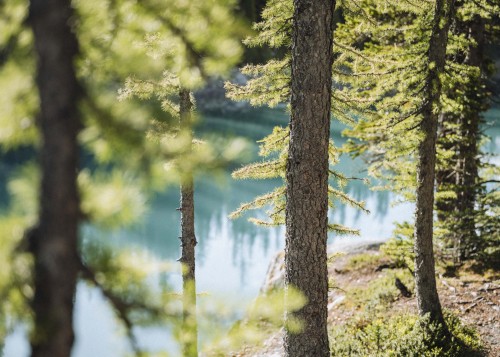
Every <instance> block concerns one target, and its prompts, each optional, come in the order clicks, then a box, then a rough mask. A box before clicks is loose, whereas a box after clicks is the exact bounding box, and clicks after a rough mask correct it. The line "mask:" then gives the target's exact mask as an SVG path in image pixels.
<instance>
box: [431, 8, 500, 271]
mask: <svg viewBox="0 0 500 357" xmlns="http://www.w3.org/2000/svg"><path fill="white" fill-rule="evenodd" d="M456 7H457V16H456V17H455V19H454V22H453V23H452V30H451V33H450V36H451V37H452V38H451V40H452V41H453V42H454V43H456V44H457V45H456V46H455V47H456V50H455V53H453V54H451V56H450V58H449V61H450V62H451V65H452V66H454V67H456V69H458V70H460V71H461V73H460V75H456V76H453V77H451V78H449V79H448V81H447V82H445V88H444V91H443V92H444V93H443V94H444V100H443V104H444V105H443V108H442V112H441V115H440V125H439V133H438V159H439V160H438V163H437V167H436V170H437V171H436V185H437V187H436V191H437V196H436V209H437V217H438V221H439V222H438V223H439V227H440V228H441V229H442V231H443V232H442V233H441V237H442V239H443V240H444V244H445V249H451V251H452V254H451V255H452V257H453V260H454V262H455V263H460V262H461V261H463V260H464V259H468V258H471V257H472V256H474V255H477V254H478V253H480V252H481V251H485V250H486V248H487V247H488V246H489V244H490V243H489V241H490V239H489V238H488V237H487V236H488V235H489V234H488V233H487V232H484V234H482V235H481V236H480V235H478V230H477V227H478V223H479V222H478V221H479V220H480V217H479V216H480V215H481V213H480V210H479V206H480V205H479V202H480V200H481V198H482V197H484V196H485V193H486V191H485V190H484V189H483V188H482V187H481V186H482V184H481V179H480V172H479V170H480V168H481V166H482V165H484V163H481V152H480V150H479V145H480V144H479V143H480V141H481V136H482V134H481V132H480V122H481V115H482V113H483V112H485V111H486V110H487V109H488V108H489V105H490V101H491V99H490V98H491V89H490V85H489V83H488V81H489V78H490V77H491V75H492V74H493V71H492V66H491V60H490V59H489V58H488V56H487V55H486V51H485V49H486V46H487V45H488V43H491V41H493V40H494V39H495V38H498V35H496V34H495V31H494V29H493V26H492V24H493V18H494V17H495V14H498V13H499V12H500V5H499V4H497V5H496V6H495V5H494V4H493V3H491V4H489V3H488V2H484V3H473V4H470V3H467V2H463V1H457V4H456ZM457 74H458V73H457Z"/></svg>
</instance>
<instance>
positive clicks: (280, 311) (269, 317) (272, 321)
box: [206, 287, 305, 356]
mask: <svg viewBox="0 0 500 357" xmlns="http://www.w3.org/2000/svg"><path fill="white" fill-rule="evenodd" d="M285 300H286V309H285ZM304 304H305V298H304V295H303V294H302V293H300V292H299V291H298V290H296V289H294V288H292V287H288V288H287V289H286V291H285V290H283V289H275V290H273V291H270V292H268V293H266V294H264V295H260V296H259V297H258V298H257V299H256V300H255V301H254V302H253V303H252V304H251V305H250V307H249V308H248V310H247V312H246V313H245V315H244V318H243V319H242V320H241V321H239V322H237V323H236V324H235V325H233V327H232V328H231V329H230V330H229V332H225V331H218V332H217V335H218V336H217V335H216V336H214V337H215V338H214V342H213V343H212V344H211V345H210V346H208V347H207V349H206V354H207V355H208V356H227V355H228V353H230V351H234V352H236V351H241V350H242V349H243V348H245V349H248V348H251V347H259V346H261V345H262V341H264V340H266V338H268V337H269V336H270V334H272V333H276V332H277V331H279V330H280V329H281V328H283V327H284V328H286V329H288V330H289V331H291V332H292V333H298V332H300V331H301V329H302V326H301V322H300V321H299V320H296V319H293V318H289V319H288V321H287V326H283V324H284V321H283V316H284V314H285V311H286V312H288V313H289V312H293V311H296V310H298V309H300V308H301V307H302V306H304ZM212 324H213V322H212ZM212 326H213V325H212ZM221 332H222V334H221Z"/></svg>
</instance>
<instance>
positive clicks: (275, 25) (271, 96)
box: [225, 0, 368, 234]
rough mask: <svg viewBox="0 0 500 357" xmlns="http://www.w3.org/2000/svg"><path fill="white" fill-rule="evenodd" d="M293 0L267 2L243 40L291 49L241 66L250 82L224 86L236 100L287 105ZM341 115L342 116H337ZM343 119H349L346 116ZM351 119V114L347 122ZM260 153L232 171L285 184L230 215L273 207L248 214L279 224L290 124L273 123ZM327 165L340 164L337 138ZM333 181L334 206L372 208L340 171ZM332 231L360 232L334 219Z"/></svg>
mask: <svg viewBox="0 0 500 357" xmlns="http://www.w3.org/2000/svg"><path fill="white" fill-rule="evenodd" d="M292 15H293V3H292V1H289V0H272V1H269V2H268V3H267V5H266V8H265V9H264V11H263V13H262V21H261V22H259V23H257V24H255V25H254V29H255V30H256V31H257V34H256V35H255V36H253V37H250V38H247V39H246V40H245V44H247V45H248V46H252V47H254V46H269V47H271V48H282V47H283V48H286V49H287V50H288V51H287V53H286V54H285V55H284V57H283V58H282V59H276V60H270V61H268V62H267V63H265V64H262V65H247V66H245V67H243V68H242V69H241V71H242V73H243V74H245V75H247V76H249V77H250V79H249V80H248V81H247V83H246V84H243V85H239V84H233V83H229V82H227V83H226V84H225V88H226V90H227V96H228V98H230V99H232V100H247V101H249V102H250V104H252V105H268V106H270V107H274V106H276V105H278V104H279V103H286V102H288V101H289V98H290V75H291V69H290V66H291V57H290V53H289V49H290V46H291V29H292ZM338 107H339V106H338V105H337V103H334V104H333V105H332V113H333V115H335V113H336V110H337V109H336V108H338ZM339 118H340V119H343V118H344V117H343V116H339ZM344 119H345V118H344ZM347 121H348V122H351V121H352V118H349V119H348V120H347ZM259 144H260V152H259V155H260V156H261V157H262V158H263V160H262V161H261V162H257V163H254V164H250V165H247V166H245V167H243V168H241V169H239V170H236V171H235V172H233V178H236V179H275V178H279V179H281V180H282V181H283V185H281V186H279V187H277V188H276V189H275V190H274V191H272V192H269V193H266V194H264V195H261V196H258V197H256V198H255V199H254V200H253V201H251V202H248V203H244V204H242V205H241V206H240V207H239V208H238V209H237V210H235V211H234V212H233V213H231V215H230V217H231V218H236V217H239V216H241V215H242V214H243V213H244V212H246V211H248V210H255V209H261V208H263V207H266V206H268V207H270V209H269V210H267V211H266V215H267V217H268V218H269V219H268V220H263V219H258V218H250V221H252V222H254V223H256V224H260V225H265V226H277V225H283V224H285V206H286V182H285V181H286V162H287V158H288V145H289V128H288V127H275V128H274V130H273V132H272V133H271V134H270V135H268V136H267V137H265V138H264V139H262V140H260V141H259ZM328 154H329V163H330V165H331V166H333V165H335V164H336V163H337V162H338V157H339V152H338V150H337V149H336V148H335V146H334V143H333V141H331V140H330V143H329V149H328ZM329 172H330V176H331V177H332V181H335V185H329V187H328V196H329V207H330V208H334V205H335V201H340V202H342V203H343V204H348V205H351V206H354V207H356V208H359V209H361V210H363V211H365V212H368V211H367V210H366V208H365V205H364V202H358V201H356V200H354V199H353V198H351V197H349V196H348V195H347V194H345V193H344V192H343V191H342V188H344V187H345V185H346V183H347V181H348V179H347V178H346V177H345V176H344V175H342V174H341V173H339V172H337V171H334V170H333V169H330V170H329ZM328 228H329V230H330V231H333V232H335V233H337V234H359V232H358V231H357V230H355V229H351V228H348V227H345V226H343V225H340V224H335V223H330V224H329V225H328Z"/></svg>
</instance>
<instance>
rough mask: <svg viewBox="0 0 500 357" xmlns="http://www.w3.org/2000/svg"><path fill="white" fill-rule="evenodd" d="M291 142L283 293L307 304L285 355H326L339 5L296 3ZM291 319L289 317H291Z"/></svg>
mask: <svg viewBox="0 0 500 357" xmlns="http://www.w3.org/2000/svg"><path fill="white" fill-rule="evenodd" d="M294 7H295V8H294V14H293V30H292V59H291V68H292V71H291V99H290V104H291V118H290V142H289V149H288V158H287V165H286V209H285V212H286V241H285V288H287V287H288V286H292V287H296V288H297V289H298V290H299V291H300V292H302V293H303V294H304V295H305V297H306V304H305V305H304V307H302V308H301V309H299V310H298V311H296V312H294V313H293V314H291V313H290V312H288V314H289V315H292V316H294V317H295V318H298V319H299V321H301V326H302V331H300V333H298V334H296V333H291V332H288V333H287V334H286V335H285V354H286V356H325V357H326V356H329V355H330V347H329V342H328V329H327V317H328V310H327V305H328V268H327V228H328V166H329V164H328V156H329V155H328V149H329V137H330V108H331V92H332V89H331V88H332V75H331V72H332V62H333V52H332V40H333V11H334V8H335V2H334V1H330V0H325V1H314V0H313V1H311V0H296V1H295V2H294ZM287 318H288V317H287Z"/></svg>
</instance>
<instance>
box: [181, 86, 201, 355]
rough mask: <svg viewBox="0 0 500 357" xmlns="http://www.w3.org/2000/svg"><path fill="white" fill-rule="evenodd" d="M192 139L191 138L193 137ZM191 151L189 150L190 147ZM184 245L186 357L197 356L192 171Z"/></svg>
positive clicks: (184, 118) (184, 123) (185, 194)
mask: <svg viewBox="0 0 500 357" xmlns="http://www.w3.org/2000/svg"><path fill="white" fill-rule="evenodd" d="M179 99H180V101H179V116H180V121H181V123H180V129H181V130H183V131H186V132H187V133H188V140H189V139H190V136H191V135H189V133H190V131H191V126H192V120H191V110H192V106H193V104H192V102H191V94H190V92H189V91H188V90H186V89H182V88H181V89H180V91H179ZM190 141H192V140H190ZM188 150H189V149H188ZM180 203H181V205H180V208H179V210H180V212H181V247H182V253H181V254H182V256H181V258H180V259H179V260H180V262H181V264H182V265H183V266H182V286H183V325H184V326H183V336H182V342H183V356H186V357H195V356H198V342H197V339H198V333H197V323H196V275H195V271H196V269H195V268H196V261H195V247H196V243H197V242H196V235H195V229H194V222H195V220H194V180H193V173H192V172H190V171H189V172H186V173H184V174H183V179H182V182H181V202H180Z"/></svg>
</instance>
